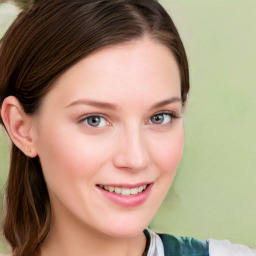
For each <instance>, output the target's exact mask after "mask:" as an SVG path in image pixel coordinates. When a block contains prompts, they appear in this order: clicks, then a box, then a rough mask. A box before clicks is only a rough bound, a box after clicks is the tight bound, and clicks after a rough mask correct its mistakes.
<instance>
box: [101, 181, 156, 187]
mask: <svg viewBox="0 0 256 256" xmlns="http://www.w3.org/2000/svg"><path fill="white" fill-rule="evenodd" d="M152 183H153V182H140V183H99V184H97V185H103V186H108V187H121V188H137V187H140V186H145V185H150V184H152Z"/></svg>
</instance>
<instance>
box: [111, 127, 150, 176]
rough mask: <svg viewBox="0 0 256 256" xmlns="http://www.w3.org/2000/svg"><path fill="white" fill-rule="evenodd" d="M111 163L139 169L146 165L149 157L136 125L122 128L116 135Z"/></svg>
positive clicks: (117, 166) (145, 144)
mask: <svg viewBox="0 0 256 256" xmlns="http://www.w3.org/2000/svg"><path fill="white" fill-rule="evenodd" d="M115 146H116V148H115V150H114V152H115V153H114V156H113V165H114V166H115V167H116V168H119V169H124V170H131V171H140V170H144V169H146V168H147V167H148V165H149V162H150V157H149V154H148V150H149V148H148V146H147V143H146V139H145V136H143V132H142V131H140V129H139V128H138V127H131V128H128V129H124V130H122V131H121V132H120V134H119V136H117V140H116V144H115Z"/></svg>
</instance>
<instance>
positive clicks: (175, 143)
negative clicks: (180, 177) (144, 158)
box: [154, 125, 184, 175]
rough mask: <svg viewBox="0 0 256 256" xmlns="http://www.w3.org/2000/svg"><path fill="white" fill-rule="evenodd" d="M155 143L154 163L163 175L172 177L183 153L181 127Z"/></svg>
mask: <svg viewBox="0 0 256 256" xmlns="http://www.w3.org/2000/svg"><path fill="white" fill-rule="evenodd" d="M157 141H158V143H154V144H155V146H154V155H155V162H156V163H157V165H158V168H159V169H160V171H161V172H162V174H163V175H165V174H166V175H174V174H175V171H176V169H177V167H178V165H179V162H180V160H181V157H182V153H183V146H184V129H183V125H182V126H180V127H178V129H175V131H173V132H170V133H169V134H168V135H167V136H165V137H162V138H160V139H158V140H157Z"/></svg>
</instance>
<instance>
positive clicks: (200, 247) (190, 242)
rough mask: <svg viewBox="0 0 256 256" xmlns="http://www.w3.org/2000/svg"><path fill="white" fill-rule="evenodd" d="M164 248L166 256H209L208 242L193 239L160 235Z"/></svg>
mask: <svg viewBox="0 0 256 256" xmlns="http://www.w3.org/2000/svg"><path fill="white" fill-rule="evenodd" d="M158 235H159V237H160V238H161V240H162V242H163V246H164V252H165V253H164V254H165V256H184V255H190V256H209V242H208V240H205V241H200V240H197V239H195V238H191V237H179V236H173V235H168V234H158Z"/></svg>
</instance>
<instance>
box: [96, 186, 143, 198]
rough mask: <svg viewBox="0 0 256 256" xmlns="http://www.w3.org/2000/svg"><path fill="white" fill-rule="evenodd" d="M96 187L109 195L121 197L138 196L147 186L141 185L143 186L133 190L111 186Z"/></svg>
mask: <svg viewBox="0 0 256 256" xmlns="http://www.w3.org/2000/svg"><path fill="white" fill-rule="evenodd" d="M97 186H98V187H100V188H102V189H104V190H106V191H108V192H111V193H115V194H120V195H123V196H130V195H138V194H140V193H142V192H143V191H144V190H145V189H146V188H147V186H148V185H143V186H139V187H134V188H125V187H113V186H105V185H97Z"/></svg>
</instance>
